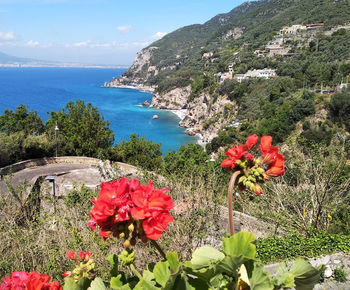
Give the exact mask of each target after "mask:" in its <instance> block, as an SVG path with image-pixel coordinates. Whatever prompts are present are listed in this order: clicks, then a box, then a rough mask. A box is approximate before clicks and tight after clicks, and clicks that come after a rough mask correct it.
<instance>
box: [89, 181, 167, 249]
mask: <svg viewBox="0 0 350 290" xmlns="http://www.w3.org/2000/svg"><path fill="white" fill-rule="evenodd" d="M168 191H169V189H168V188H166V189H155V188H154V187H153V183H152V182H151V181H150V182H149V183H148V184H147V185H141V184H140V183H139V181H138V180H137V179H132V180H128V179H126V178H125V177H123V178H122V179H120V180H116V181H113V182H104V183H102V184H101V192H100V195H99V197H98V198H97V199H96V200H93V203H94V207H93V209H92V210H91V211H90V216H91V220H90V221H89V227H90V228H91V229H95V228H96V225H98V226H99V227H100V235H101V236H102V237H103V238H104V239H106V238H107V237H109V236H110V235H111V234H113V236H116V237H121V236H123V237H125V238H128V235H132V237H133V238H135V237H139V238H140V239H142V240H145V238H144V236H145V235H146V236H147V238H149V239H152V240H155V239H159V238H160V236H161V234H162V233H163V231H164V230H165V229H166V228H167V225H168V223H169V222H172V221H173V217H172V216H171V215H170V214H169V210H171V209H172V208H173V207H174V204H173V201H172V199H171V197H170V196H169V195H167V194H166V192H168ZM137 221H140V222H139V225H142V227H141V228H140V227H138V226H137V223H136V222H137ZM134 224H135V225H134ZM150 225H152V226H153V227H154V229H153V230H152V229H151V228H150V227H151V226H150ZM126 244H127V245H128V243H126Z"/></svg>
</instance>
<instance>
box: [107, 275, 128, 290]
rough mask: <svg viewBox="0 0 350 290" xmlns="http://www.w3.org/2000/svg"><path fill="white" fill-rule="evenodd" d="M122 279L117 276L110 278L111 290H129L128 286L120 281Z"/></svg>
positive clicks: (120, 276)
mask: <svg viewBox="0 0 350 290" xmlns="http://www.w3.org/2000/svg"><path fill="white" fill-rule="evenodd" d="M121 278H122V275H121V274H120V275H118V276H117V277H112V278H111V284H110V285H111V288H112V289H115V290H129V289H131V288H130V286H129V284H125V285H124V283H123V281H121V280H120V279H121Z"/></svg>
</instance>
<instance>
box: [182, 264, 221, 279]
mask: <svg viewBox="0 0 350 290" xmlns="http://www.w3.org/2000/svg"><path fill="white" fill-rule="evenodd" d="M184 270H185V272H186V273H188V274H191V275H194V276H196V277H198V278H200V279H202V280H204V281H206V282H207V283H209V281H210V279H211V278H212V277H213V276H214V275H215V273H216V265H215V264H212V265H210V266H209V267H205V268H201V269H199V270H195V269H194V267H193V265H192V264H191V262H188V261H187V262H186V263H185V264H184Z"/></svg>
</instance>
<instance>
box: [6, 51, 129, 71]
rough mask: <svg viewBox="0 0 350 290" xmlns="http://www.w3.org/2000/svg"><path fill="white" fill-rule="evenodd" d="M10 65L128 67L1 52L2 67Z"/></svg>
mask: <svg viewBox="0 0 350 290" xmlns="http://www.w3.org/2000/svg"><path fill="white" fill-rule="evenodd" d="M1 66H10V67H18V66H24V67H26V66H27V67H92V68H95V67H96V68H98V67H101V68H127V66H124V65H120V66H116V65H94V64H81V63H71V62H58V61H47V60H38V59H32V58H23V57H17V56H12V55H8V54H5V53H3V52H0V67H1Z"/></svg>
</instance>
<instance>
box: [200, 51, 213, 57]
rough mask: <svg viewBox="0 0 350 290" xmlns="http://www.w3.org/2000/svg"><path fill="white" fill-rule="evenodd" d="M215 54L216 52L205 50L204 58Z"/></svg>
mask: <svg viewBox="0 0 350 290" xmlns="http://www.w3.org/2000/svg"><path fill="white" fill-rule="evenodd" d="M213 55H214V53H213V52H212V51H209V52H205V53H203V55H202V58H209V57H212V56H213Z"/></svg>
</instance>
